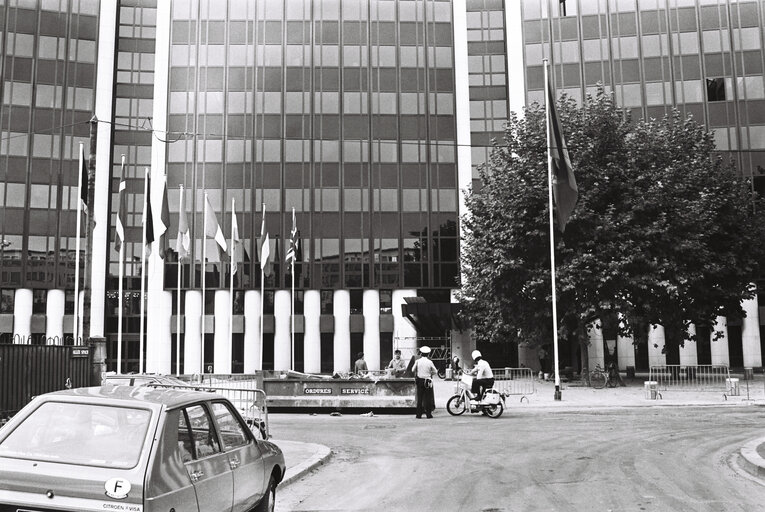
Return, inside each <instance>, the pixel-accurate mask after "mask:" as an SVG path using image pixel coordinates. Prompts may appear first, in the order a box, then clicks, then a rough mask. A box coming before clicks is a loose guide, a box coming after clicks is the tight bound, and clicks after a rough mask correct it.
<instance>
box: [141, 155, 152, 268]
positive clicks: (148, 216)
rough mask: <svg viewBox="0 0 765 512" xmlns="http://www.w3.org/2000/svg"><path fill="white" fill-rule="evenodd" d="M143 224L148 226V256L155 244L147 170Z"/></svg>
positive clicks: (149, 181)
mask: <svg viewBox="0 0 765 512" xmlns="http://www.w3.org/2000/svg"><path fill="white" fill-rule="evenodd" d="M143 222H144V225H145V226H146V240H145V241H144V242H145V243H146V255H147V256H149V255H150V254H151V244H152V243H153V242H154V215H152V213H151V176H149V170H148V169H146V197H144V202H143Z"/></svg>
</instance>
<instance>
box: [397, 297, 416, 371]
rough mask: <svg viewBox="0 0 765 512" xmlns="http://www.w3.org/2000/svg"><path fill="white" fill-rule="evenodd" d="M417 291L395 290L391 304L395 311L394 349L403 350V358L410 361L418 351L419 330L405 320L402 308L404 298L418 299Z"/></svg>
mask: <svg viewBox="0 0 765 512" xmlns="http://www.w3.org/2000/svg"><path fill="white" fill-rule="evenodd" d="M416 296H417V290H393V293H392V294H391V302H392V306H393V307H392V309H393V348H394V349H399V350H401V352H402V354H401V357H403V358H405V359H408V358H409V357H411V355H412V354H413V353H414V352H415V351H416V350H417V329H415V328H414V326H413V325H412V323H411V322H410V321H409V320H407V319H406V318H404V315H403V313H402V312H401V306H403V305H404V304H405V301H404V297H416Z"/></svg>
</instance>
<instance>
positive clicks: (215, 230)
mask: <svg viewBox="0 0 765 512" xmlns="http://www.w3.org/2000/svg"><path fill="white" fill-rule="evenodd" d="M205 204H206V206H207V208H205V209H206V210H207V213H206V214H205V237H209V238H214V239H215V241H216V242H218V246H219V247H220V248H221V250H223V252H224V253H225V251H226V249H227V245H226V237H225V236H223V230H222V229H221V228H220V224H218V217H216V216H215V210H213V208H212V206H211V205H210V199H209V198H208V197H207V195H205Z"/></svg>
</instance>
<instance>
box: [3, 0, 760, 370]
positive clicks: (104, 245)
mask: <svg viewBox="0 0 765 512" xmlns="http://www.w3.org/2000/svg"><path fill="white" fill-rule="evenodd" d="M565 4H566V8H567V15H566V16H565V17H564V16H561V13H560V12H559V8H560V4H559V3H558V2H557V1H548V0H524V1H514V0H504V1H503V0H460V1H436V0H228V1H223V0H220V1H217V0H216V1H214V0H172V1H157V0H121V1H115V2H97V1H95V0H0V30H2V34H1V36H2V37H0V50H1V51H2V53H3V55H4V57H5V58H4V59H3V60H2V61H0V66H2V68H1V69H0V74H1V75H2V77H3V79H2V82H1V83H0V94H1V95H2V98H3V101H2V105H0V120H1V122H2V126H1V127H0V129H1V130H2V135H1V136H2V139H1V142H0V174H2V177H3V180H2V183H0V187H2V188H0V192H1V193H0V205H2V208H0V235H2V241H3V243H2V244H1V245H2V247H0V251H2V253H0V254H1V255H2V258H1V259H0V272H1V275H2V278H1V279H0V293H1V294H2V301H1V302H0V332H1V333H5V334H3V335H2V341H3V342H17V343H20V342H23V343H29V342H32V343H48V344H50V343H64V342H72V340H71V333H72V332H73V329H72V327H73V322H72V314H73V311H74V267H75V265H74V262H75V251H74V247H75V238H76V232H75V224H76V219H77V213H76V208H77V168H78V161H77V156H78V151H79V149H78V143H79V142H83V143H84V145H85V151H86V153H89V149H90V147H91V146H90V145H91V138H90V128H91V126H92V127H93V128H94V130H93V131H94V133H95V134H96V135H97V141H96V142H95V145H94V148H95V151H94V153H95V179H94V181H93V185H94V187H93V190H92V197H93V204H91V205H90V207H91V209H92V210H93V213H92V216H93V219H92V220H94V221H95V227H94V229H93V236H92V249H91V250H92V257H91V258H90V259H89V260H88V261H85V258H84V254H81V255H80V259H81V261H82V268H83V269H85V270H86V272H83V274H84V275H82V278H81V280H82V285H81V287H87V288H88V289H89V292H88V293H89V302H88V303H87V304H83V307H84V309H87V310H89V311H88V320H87V322H86V324H85V326H84V327H85V328H86V332H85V334H86V336H103V337H105V338H106V339H107V347H108V352H109V360H108V367H109V369H115V368H116V356H117V348H116V346H117V333H118V317H119V315H118V307H119V306H118V304H119V300H118V298H119V297H118V295H119V292H118V275H119V263H118V262H119V256H118V252H117V251H116V250H115V249H114V244H113V239H114V231H115V223H116V213H117V207H118V201H117V192H118V184H119V182H120V175H121V164H120V162H121V159H122V155H125V161H126V165H125V175H126V181H127V188H126V192H127V199H128V208H127V210H128V218H127V228H126V238H127V241H126V244H125V262H126V263H125V270H124V272H125V276H126V277H125V279H124V280H123V285H124V292H123V297H122V298H123V301H122V303H123V305H122V313H123V315H122V317H123V328H122V332H123V357H124V364H123V367H122V370H123V371H126V370H137V369H138V368H139V364H138V359H139V356H140V354H141V353H142V351H141V350H140V349H139V335H140V333H141V332H142V328H141V322H140V318H141V311H142V307H141V276H145V278H146V280H145V287H146V294H145V297H146V298H145V302H144V307H145V309H146V327H144V330H145V331H146V332H147V333H148V334H147V336H146V340H145V352H143V353H144V356H145V368H146V369H147V370H148V371H157V372H174V371H176V369H177V367H176V361H179V362H180V368H179V369H180V371H183V372H186V373H194V372H198V371H200V370H201V369H203V368H204V369H207V368H208V367H210V366H212V367H213V369H214V371H216V372H223V373H226V372H230V371H251V370H254V369H256V368H259V367H260V366H261V359H260V357H261V353H262V366H263V368H275V369H287V368H291V367H294V368H295V369H298V370H304V371H309V372H319V371H324V372H331V371H334V370H344V369H348V368H350V366H351V364H352V361H353V360H354V359H355V354H356V353H357V352H362V351H363V352H364V353H365V355H366V360H367V362H368V364H369V366H370V368H372V369H375V368H379V367H380V366H381V364H382V365H383V366H384V364H385V363H386V362H387V360H388V359H389V358H390V356H391V352H392V350H393V349H394V347H395V348H401V349H403V350H404V351H405V353H407V352H409V351H412V350H414V348H415V347H416V346H417V344H418V339H417V338H418V337H420V338H430V340H429V341H428V342H427V343H429V344H434V345H445V346H448V345H451V346H452V348H453V349H454V350H455V352H457V353H460V354H463V355H464V354H467V353H469V351H470V349H472V346H473V345H472V342H471V341H470V337H469V334H468V332H467V331H466V330H464V329H463V327H464V326H462V325H460V323H459V322H458V320H457V318H456V311H457V309H458V305H456V304H454V298H453V297H454V291H455V290H456V289H457V288H458V287H459V244H460V241H459V236H460V222H459V217H460V215H461V214H462V213H464V203H463V200H462V192H461V191H462V190H464V189H466V188H467V187H468V186H470V185H471V184H473V183H474V182H475V178H476V176H477V173H476V168H477V166H478V165H480V164H481V163H482V162H484V161H485V160H486V158H487V155H488V151H489V146H490V144H491V140H492V138H496V137H500V136H501V134H502V130H503V124H504V122H505V121H506V120H507V118H508V115H509V112H510V111H520V110H521V109H522V107H523V106H524V105H525V104H526V103H527V102H532V101H538V100H540V99H541V98H542V90H543V81H542V67H541V62H542V59H543V58H544V57H547V58H549V59H550V60H551V63H552V69H553V70H554V79H555V83H556V87H557V89H558V90H559V91H565V92H566V93H567V94H569V95H571V96H573V97H574V98H576V99H578V100H582V99H583V98H584V95H585V94H586V93H588V92H589V91H590V90H591V89H592V88H593V87H595V85H596V84H597V83H598V82H601V83H603V84H605V86H606V87H607V88H608V89H609V90H612V91H614V92H615V94H616V98H617V101H618V102H619V103H620V104H621V105H623V106H625V107H627V108H629V109H631V110H632V111H633V116H635V117H643V116H654V117H655V116H661V115H664V114H665V113H666V112H668V111H669V109H670V108H671V107H672V106H677V107H678V108H680V109H681V110H683V111H684V112H686V113H693V115H694V117H696V118H697V119H700V120H702V119H703V121H704V122H705V123H706V125H707V126H708V127H709V128H710V129H712V130H713V131H714V133H715V137H716V140H717V142H718V147H719V148H720V149H721V151H723V152H724V153H725V154H726V155H730V156H731V157H732V158H734V159H735V160H736V162H737V164H738V166H739V169H740V171H741V172H742V173H745V174H747V175H750V174H752V175H755V177H756V175H757V173H756V169H757V167H758V166H765V163H763V162H765V157H764V156H763V155H765V151H763V150H764V149H765V92H764V91H763V65H764V64H763V52H762V48H763V26H764V24H763V19H764V18H763V17H764V16H765V13H764V11H765V2H757V1H750V2H744V1H741V2H732V1H725V0H719V1H718V0H714V1H710V0H695V1H689V0H652V1H643V0H639V1H636V0H608V1H606V0H578V1H577V0H567V2H566V3H565ZM551 36H552V37H551ZM551 43H552V44H551ZM94 114H95V117H96V119H95V120H93V123H89V121H91V118H92V117H93V116H94ZM147 168H148V169H149V173H150V176H151V178H152V187H151V198H152V202H153V203H154V204H155V205H158V204H160V203H161V198H162V192H163V185H164V183H165V181H166V182H167V189H168V203H169V211H170V227H169V229H168V231H167V233H166V237H167V238H168V239H169V250H168V251H167V253H166V254H163V255H162V256H164V257H161V256H160V253H161V252H162V251H161V250H160V244H159V243H154V244H153V250H152V253H151V255H150V256H149V257H148V259H147V261H146V265H145V267H144V266H143V265H142V258H141V255H142V252H143V250H144V248H143V244H142V222H141V218H142V214H143V209H144V207H143V205H144V176H145V169H147ZM756 180H757V177H756ZM756 185H757V186H759V182H758V183H756ZM181 186H183V190H184V200H185V204H186V212H187V215H188V223H189V226H190V235H191V239H192V240H193V243H192V244H191V251H190V252H191V254H190V256H189V258H187V259H185V260H182V261H181V262H179V261H178V253H177V252H176V250H175V249H176V241H175V240H176V234H177V230H178V219H179V204H180V194H181V189H180V187H181ZM205 197H207V198H208V199H209V202H210V204H211V206H212V208H213V210H214V212H215V214H216V216H217V220H218V222H219V223H220V226H221V228H222V232H223V233H225V236H226V238H227V239H228V238H229V237H230V232H231V209H232V200H233V201H234V204H235V207H236V215H237V224H238V229H239V233H240V237H241V245H242V247H243V249H244V251H245V252H246V255H247V256H246V257H245V258H244V261H243V262H241V263H239V265H238V269H237V272H236V274H234V275H233V287H231V284H232V283H231V280H232V275H231V265H230V263H229V261H228V260H227V258H226V257H225V256H223V257H221V255H220V254H219V251H218V250H217V244H216V242H215V241H214V240H213V239H212V238H208V237H205V236H204V235H203V233H204V217H203V209H204V204H205ZM263 205H265V227H266V231H267V232H268V234H269V238H270V246H269V249H270V253H271V255H272V257H274V256H278V257H276V259H275V265H274V272H273V274H272V275H271V276H268V277H266V278H265V280H264V282H262V283H261V273H260V264H259V260H260V253H261V246H260V245H259V244H258V242H257V241H258V239H259V237H260V235H261V226H262V224H263V208H264V207H263ZM293 209H294V211H295V219H296V228H297V229H298V230H299V236H300V241H301V251H299V256H300V258H299V261H298V263H297V264H296V266H295V272H294V290H295V292H294V314H292V313H291V312H292V305H293V300H292V298H293V294H292V291H291V290H292V285H293V273H292V271H291V266H290V265H288V264H287V263H286V262H285V255H286V252H287V250H288V248H289V239H290V237H291V231H292V228H293V225H292V223H293V220H292V219H293V214H292V211H293ZM157 210H158V208H157V207H156V206H155V211H154V219H155V223H156V225H157V227H158V226H159V223H160V221H159V218H160V214H159V212H158V211H157ZM83 242H84V239H83ZM227 242H230V241H229V240H227ZM82 245H83V247H85V245H86V244H85V243H83V244H82ZM203 256H204V258H205V259H206V262H205V264H204V265H203V264H202V263H201V261H202V258H203ZM86 265H87V266H86ZM179 265H180V276H181V280H180V286H179V282H178V275H179ZM203 282H204V288H203ZM261 285H262V286H263V290H264V293H263V294H261ZM232 288H233V294H232V292H231V289H232ZM82 300H83V301H84V300H85V298H84V297H83V298H82ZM745 306H746V308H747V311H748V312H750V314H749V316H748V317H747V319H746V320H745V321H744V322H743V323H742V324H740V325H727V331H726V337H727V338H726V339H727V343H714V344H710V343H708V342H707V343H706V344H705V345H704V344H703V343H700V344H699V347H698V349H694V350H693V353H691V349H690V348H689V349H685V350H684V351H683V352H682V353H677V354H674V353H670V354H667V355H664V354H661V353H660V352H657V351H655V350H653V349H651V350H648V349H645V350H644V352H640V351H638V352H637V353H635V351H634V350H632V349H631V347H630V345H629V340H617V342H618V343H619V344H620V345H619V346H620V347H622V348H620V350H619V354H620V358H621V357H625V358H626V359H624V360H623V362H622V364H625V363H626V364H629V363H630V362H631V364H632V365H633V366H634V365H637V366H638V367H641V366H642V367H646V366H647V365H648V364H654V363H657V362H660V361H670V362H673V361H674V360H675V359H678V360H682V361H685V362H688V361H696V362H698V363H705V362H727V363H729V364H731V365H734V366H761V364H762V363H761V348H760V335H759V321H758V318H759V315H758V307H757V301H749V302H748V303H747V304H746V305H745ZM261 310H262V311H263V316H262V327H263V336H262V340H263V343H262V346H261V343H260V340H261V336H260V326H261ZM230 311H232V312H233V315H232V318H233V321H232V322H231V324H230V323H229V318H230ZM721 322H724V319H721ZM293 325H294V333H295V334H294V342H293V337H292V333H293ZM179 334H180V335H179ZM661 335H662V333H661V330H660V329H658V330H656V331H655V332H652V336H653V337H654V339H656V340H659V339H660V337H661ZM67 337H69V338H70V339H69V340H67ZM293 343H294V345H293ZM419 343H423V342H422V340H420V341H419ZM657 344H658V343H657ZM606 345H607V344H605V343H596V344H595V345H594V346H596V347H600V349H596V350H592V351H591V353H592V354H593V355H592V357H596V358H602V357H603V347H604V346H606ZM702 345H703V347H702ZM293 346H294V350H293ZM202 358H204V359H202ZM293 360H294V366H293ZM521 362H523V363H525V364H526V365H527V366H535V365H536V354H535V353H532V351H530V350H526V349H523V348H521V349H520V350H519V351H518V352H517V353H515V352H513V353H512V354H510V355H508V360H507V361H504V362H503V363H505V364H512V365H517V364H520V363H521Z"/></svg>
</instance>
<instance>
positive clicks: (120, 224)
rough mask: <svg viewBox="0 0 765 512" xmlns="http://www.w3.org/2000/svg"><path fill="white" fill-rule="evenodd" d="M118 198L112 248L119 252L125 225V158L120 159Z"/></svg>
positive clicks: (123, 238)
mask: <svg viewBox="0 0 765 512" xmlns="http://www.w3.org/2000/svg"><path fill="white" fill-rule="evenodd" d="M117 197H118V200H119V210H118V211H117V227H116V233H115V236H114V249H115V250H116V251H117V252H119V250H120V249H121V248H122V244H123V243H125V226H127V183H126V182H125V160H124V156H123V160H122V172H121V177H120V188H119V192H118V194H117Z"/></svg>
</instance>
